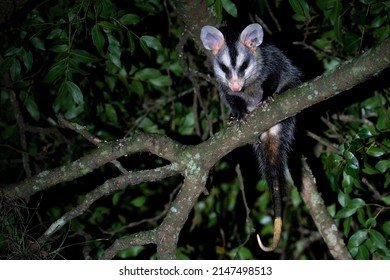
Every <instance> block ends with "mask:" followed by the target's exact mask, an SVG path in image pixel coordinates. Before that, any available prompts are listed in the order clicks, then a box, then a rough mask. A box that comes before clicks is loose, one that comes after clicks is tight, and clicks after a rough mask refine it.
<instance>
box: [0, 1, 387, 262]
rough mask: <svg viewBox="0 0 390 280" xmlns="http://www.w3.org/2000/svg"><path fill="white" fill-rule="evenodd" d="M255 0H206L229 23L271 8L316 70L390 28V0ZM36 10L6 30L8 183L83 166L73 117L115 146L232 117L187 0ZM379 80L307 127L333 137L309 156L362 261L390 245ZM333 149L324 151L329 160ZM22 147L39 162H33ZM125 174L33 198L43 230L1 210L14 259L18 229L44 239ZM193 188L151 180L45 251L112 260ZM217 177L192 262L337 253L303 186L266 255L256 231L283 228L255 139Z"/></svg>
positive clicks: (97, 210) (3, 246) (92, 178)
mask: <svg viewBox="0 0 390 280" xmlns="http://www.w3.org/2000/svg"><path fill="white" fill-rule="evenodd" d="M242 2H243V1H232V0H216V1H207V4H208V6H209V8H210V10H212V11H213V13H214V14H215V16H216V18H217V19H218V22H220V23H223V22H225V21H226V22H227V23H232V24H235V23H237V22H238V21H239V19H243V18H244V20H245V24H246V23H248V22H247V21H246V20H247V18H248V16H247V15H249V16H250V17H251V18H253V19H258V18H260V19H261V20H262V21H263V22H264V23H265V24H266V25H267V27H268V29H269V30H271V31H272V32H273V33H274V34H275V36H274V37H272V36H269V37H271V38H272V39H273V40H275V41H278V39H277V38H284V37H285V38H287V40H289V42H283V40H280V41H279V42H281V43H283V44H285V45H284V46H283V45H282V46H281V47H282V48H283V47H284V49H286V50H287V49H289V47H292V46H294V47H297V46H298V47H299V48H300V49H301V50H303V49H306V50H305V55H314V59H313V60H315V61H316V62H317V64H316V66H315V67H316V68H314V67H313V66H312V65H310V66H305V64H306V63H309V62H308V61H307V60H306V59H301V57H300V56H299V55H295V57H299V59H298V60H296V62H297V63H298V64H299V65H300V66H302V68H303V70H308V71H307V72H309V74H308V76H309V77H310V75H311V74H312V73H311V72H315V73H322V72H323V71H324V70H325V71H326V70H331V69H333V68H334V67H336V66H337V65H338V64H339V63H340V62H341V61H344V60H347V59H351V58H353V57H354V56H356V55H357V54H359V53H361V52H363V51H365V50H367V49H368V48H370V47H372V46H373V45H375V44H377V43H379V42H381V41H382V40H384V39H385V38H386V37H388V36H389V33H390V27H389V26H390V24H389V21H390V19H389V16H388V14H389V10H390V6H389V2H383V1H375V0H370V1H355V2H352V3H345V1H341V0H335V1H322V0H317V1H315V2H314V1H305V0H289V1H275V2H274V3H271V1H264V0H257V1H250V3H246V2H245V3H246V5H243V4H242ZM22 14H23V17H21V18H18V19H15V20H14V21H11V22H9V23H8V24H7V25H5V26H3V28H2V30H3V31H2V32H1V34H0V41H1V42H2V44H1V46H0V55H1V57H0V75H1V76H2V77H3V79H1V80H0V90H1V98H0V104H1V111H0V129H1V131H2V133H1V135H0V139H1V140H0V141H1V144H0V148H1V150H2V152H1V156H0V161H1V162H2V164H1V166H0V172H1V175H2V178H3V179H4V181H3V182H2V183H3V184H9V183H12V182H16V181H20V180H21V179H23V178H25V177H26V176H30V175H31V174H37V173H38V172H40V171H43V170H49V169H51V168H53V167H57V166H60V165H62V164H65V163H68V162H71V161H73V160H75V159H77V158H79V157H80V156H82V155H84V154H86V153H88V151H90V150H91V149H93V148H94V147H93V145H92V144H90V143H88V142H87V141H85V139H84V138H83V137H81V136H80V135H77V134H75V133H73V132H70V131H69V130H65V129H63V128H61V127H59V125H58V122H57V117H56V115H57V114H59V113H61V114H63V115H64V116H65V117H66V118H67V119H68V120H71V121H73V122H75V123H77V124H80V125H85V126H86V127H87V128H88V131H89V132H90V133H92V134H93V135H95V136H96V137H99V138H100V139H102V140H105V141H111V140H116V139H118V138H122V137H125V136H127V135H129V134H130V133H131V132H132V131H134V130H135V129H142V130H144V131H146V132H150V133H160V134H166V135H168V136H170V137H172V138H174V139H176V140H178V141H180V142H182V143H184V144H196V143H200V142H201V141H202V140H204V139H206V138H207V137H208V136H209V135H212V134H213V132H215V131H217V130H219V129H221V128H222V127H223V126H224V123H225V121H224V120H226V119H227V113H226V111H225V110H224V109H223V107H222V106H221V103H220V101H219V99H218V94H217V91H216V89H215V88H214V85H213V81H212V79H211V78H210V76H209V75H206V74H208V73H210V71H209V70H206V69H209V68H208V67H209V65H208V64H207V62H206V63H205V62H204V60H205V59H204V56H203V55H200V53H199V51H198V50H197V49H195V48H194V46H193V43H192V42H190V43H188V42H187V41H186V39H187V38H186V37H185V36H183V35H182V27H181V26H180V21H179V18H178V15H177V14H176V9H175V3H174V1H157V0H148V1H143V0H134V1H115V0H97V1H84V0H76V1H68V0H63V1H58V2H53V1H52V2H50V1H49V2H45V3H43V4H41V5H39V6H37V7H34V8H33V9H30V10H28V11H27V10H26V11H23V13H22ZM291 41H292V42H293V43H294V44H291ZM305 67H310V68H309V69H307V68H306V69H305ZM206 71H207V72H206ZM380 82H382V83H383V81H382V80H381V81H377V80H375V81H374V83H377V84H375V89H376V91H374V90H372V88H373V87H372V84H371V85H370V86H367V87H365V88H364V94H363V95H362V94H356V95H354V94H352V93H351V94H349V95H348V97H347V98H348V99H349V100H344V101H343V102H341V103H342V105H341V106H339V107H338V108H334V107H333V106H329V107H332V110H329V109H328V108H326V109H322V110H318V111H321V112H318V111H317V112H316V113H314V114H313V113H307V114H312V115H309V116H308V117H307V118H308V119H315V120H316V124H315V125H314V127H315V128H313V127H311V126H310V124H304V125H307V126H308V129H311V130H312V132H313V133H315V134H317V135H320V138H321V141H319V142H318V143H317V142H316V143H315V146H314V147H313V146H310V145H307V147H305V149H304V151H303V152H304V153H305V154H306V155H308V156H309V157H311V158H312V161H314V163H315V164H314V166H317V165H318V166H319V167H317V168H316V170H315V173H316V174H317V175H318V178H321V179H322V180H320V179H318V180H317V182H318V184H319V186H320V187H321V190H326V192H325V191H324V193H326V196H327V199H326V200H327V202H328V201H329V204H328V205H329V210H330V212H331V213H332V214H333V216H334V218H335V220H336V222H337V223H338V225H339V228H341V229H342V231H343V233H344V235H345V236H346V238H347V242H346V243H347V245H348V249H349V250H350V252H351V254H352V256H353V257H354V258H356V259H372V258H389V255H390V252H389V242H388V240H389V236H390V220H389V218H388V211H389V204H390V196H389V184H390V179H389V178H390V176H389V173H390V171H389V167H390V160H389V151H390V143H389V141H390V139H389V126H390V121H389V116H390V112H389V101H390V89H389V86H388V84H387V85H386V84H385V85H382V84H381V83H380ZM351 100H352V101H351ZM321 115H324V116H328V115H331V117H323V118H322V119H323V120H324V121H323V122H324V124H325V127H321V128H319V126H318V125H317V124H318V123H319V122H320V117H321ZM15 116H16V117H15ZM23 136H26V137H25V138H27V139H28V140H26V139H25V140H23ZM305 140H307V139H305ZM324 142H325V143H326V144H324ZM318 147H320V148H321V149H320V150H321V153H320V155H319V156H318V157H315V151H316V150H318V149H317V148H318ZM22 156H27V157H28V159H27V162H28V166H27V167H26V166H24V165H23V162H22V161H21V160H20V158H21V157H22ZM24 161H26V160H24ZM120 161H121V163H122V164H123V165H124V166H125V167H126V169H127V170H141V169H147V168H151V167H155V166H161V165H162V164H163V161H162V160H161V159H158V158H157V157H153V156H150V155H144V154H141V155H138V156H132V157H128V158H123V159H120ZM237 163H239V166H240V168H237ZM241 172H242V175H240V173H241ZM29 173H30V174H29ZM116 175H117V170H116V169H114V168H113V167H111V166H104V167H102V168H100V170H99V171H97V172H94V173H93V174H92V175H88V176H85V177H84V178H81V179H78V180H76V181H75V182H70V183H64V184H63V185H61V186H59V187H58V188H56V189H54V190H51V191H50V192H48V193H45V194H38V195H36V196H34V198H33V199H32V200H31V201H30V202H29V205H28V206H29V207H31V212H34V211H33V210H32V209H35V208H36V207H37V205H39V210H37V211H39V213H36V212H34V215H31V219H30V220H28V221H29V222H28V224H29V225H31V228H26V227H23V226H20V225H22V224H25V223H24V222H21V221H24V220H23V219H25V218H24V217H23V218H20V221H15V219H16V218H17V217H19V215H18V212H17V211H16V212H12V211H8V210H7V211H2V212H1V213H2V218H1V219H2V222H3V221H4V225H5V226H2V227H1V231H2V233H4V234H3V235H0V236H2V237H0V238H2V239H0V250H1V251H2V255H3V254H6V253H7V252H8V251H9V249H10V247H7V244H9V242H10V240H9V239H7V236H8V237H9V236H13V240H16V241H17V242H19V241H20V240H22V239H23V238H31V240H34V239H36V238H37V237H39V235H40V234H41V233H42V232H41V231H42V228H44V225H47V224H50V223H52V222H53V221H55V220H56V219H58V218H59V217H61V216H62V215H63V214H64V213H65V212H66V211H68V210H70V209H72V208H73V207H74V206H75V205H77V203H79V202H80V201H81V200H82V199H83V198H84V196H85V194H86V193H88V191H90V190H91V189H93V188H95V187H96V186H98V185H100V184H102V183H103V182H104V181H105V180H106V179H107V178H110V177H114V176H116ZM180 184H181V181H180V178H170V179H166V180H164V181H162V182H158V183H142V184H140V185H134V186H129V187H128V188H127V189H126V190H125V191H118V192H117V193H115V194H114V195H113V196H111V197H107V198H105V199H101V200H99V201H98V202H96V203H95V204H93V205H92V207H91V208H90V209H89V211H88V212H87V213H86V214H84V215H83V216H81V217H79V218H77V219H74V220H73V221H72V223H71V224H70V225H69V227H68V228H67V229H64V230H63V231H62V234H63V235H62V237H60V238H59V239H58V240H53V242H52V243H50V244H47V247H46V248H44V250H45V252H54V253H53V254H51V255H52V256H53V257H54V258H60V257H64V258H82V257H85V256H82V254H81V251H82V250H84V252H86V251H87V252H88V255H89V257H93V258H98V257H99V256H100V255H101V254H102V252H103V251H104V250H105V249H106V248H107V247H108V246H109V245H110V244H111V243H112V242H113V240H115V239H116V238H118V237H120V236H124V235H127V234H129V233H133V232H138V231H140V230H145V229H150V228H153V227H154V226H155V225H156V224H157V223H158V222H160V221H161V218H162V217H163V215H164V213H165V211H166V210H167V205H168V204H169V202H170V201H171V200H172V197H174V196H175V194H176V193H177V191H178V187H180ZM74 186H77V188H74ZM176 186H177V187H176ZM243 186H245V188H244V187H243ZM208 187H209V192H210V194H209V195H208V196H207V197H201V198H200V199H199V202H198V204H197V205H196V207H195V210H194V213H193V216H192V217H190V221H189V222H188V225H187V228H185V229H183V231H182V234H181V236H180V239H179V245H180V247H179V250H178V257H179V258H182V259H188V258H191V259H195V258H218V259H236V258H239V259H253V258H270V257H274V258H298V259H313V258H317V259H324V258H329V256H328V254H327V249H326V247H325V245H324V243H323V242H322V241H321V240H320V238H318V237H316V235H315V233H316V232H317V230H316V228H315V227H314V226H313V223H312V221H311V218H310V217H309V215H308V213H307V211H306V209H305V208H304V206H303V204H302V201H301V200H300V198H299V195H298V191H297V189H296V188H292V190H291V191H290V192H291V195H290V196H289V197H290V198H289V200H288V201H287V203H286V204H287V205H286V213H285V225H286V226H285V233H284V235H283V236H282V245H281V247H282V248H283V249H281V250H280V251H279V252H276V253H275V254H273V255H266V256H264V255H262V254H261V252H259V250H258V248H257V243H256V241H255V240H254V238H253V235H251V234H252V233H253V231H254V230H256V231H260V232H261V234H271V232H272V213H271V212H269V211H270V209H272V202H271V200H270V196H269V193H268V190H267V187H266V185H265V183H264V182H263V181H259V178H258V176H257V170H256V167H255V161H254V159H253V156H252V155H251V151H249V150H247V149H246V148H242V149H241V150H239V151H235V152H233V153H232V154H231V155H229V156H228V157H226V158H225V159H224V160H223V161H221V162H220V163H219V164H218V165H217V166H215V169H214V172H213V174H210V179H209V186H208ZM243 192H245V196H244V197H245V198H244V197H243ZM324 196H325V194H324ZM2 209H4V208H2ZM26 215H28V214H26ZM3 217H4V218H3ZM15 217H16V218H15ZM42 221H43V223H42ZM35 225H40V227H38V226H35ZM34 231H35V232H34ZM26 233H28V234H26ZM64 236H67V237H68V238H65V237H64ZM200 236H201V237H202V238H200ZM250 236H252V237H251V238H250V239H249V237H250ZM248 240H249V241H248ZM11 241H12V240H11ZM27 243H28V242H25V244H27ZM313 244H314V245H315V246H310V245H313ZM314 247H315V249H311V248H314ZM318 248H320V250H318ZM20 250H21V251H23V250H25V248H21V249H20ZM153 254H154V251H153V249H152V248H149V247H147V246H145V247H142V246H137V247H131V248H128V249H127V250H123V251H122V252H121V253H120V254H119V255H118V256H117V257H118V258H154V257H155V256H154V255H153ZM20 255H22V254H20Z"/></svg>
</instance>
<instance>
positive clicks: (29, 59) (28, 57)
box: [22, 49, 34, 70]
mask: <svg viewBox="0 0 390 280" xmlns="http://www.w3.org/2000/svg"><path fill="white" fill-rule="evenodd" d="M22 61H23V64H24V66H25V67H26V68H27V70H30V69H31V67H32V65H33V61H34V59H33V55H32V52H31V51H26V50H25V49H23V51H22Z"/></svg>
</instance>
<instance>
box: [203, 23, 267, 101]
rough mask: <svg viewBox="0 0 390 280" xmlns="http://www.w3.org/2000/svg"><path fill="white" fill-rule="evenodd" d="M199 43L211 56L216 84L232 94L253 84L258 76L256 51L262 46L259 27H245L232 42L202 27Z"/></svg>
mask: <svg viewBox="0 0 390 280" xmlns="http://www.w3.org/2000/svg"><path fill="white" fill-rule="evenodd" d="M201 39H202V42H203V45H204V47H205V48H206V49H208V50H211V51H212V53H213V54H214V56H215V57H214V72H215V76H216V79H217V80H218V82H220V83H223V84H225V85H226V86H227V87H228V88H229V89H230V90H231V92H232V93H239V92H241V91H242V90H243V89H244V88H245V87H246V86H248V85H249V84H251V83H252V82H254V81H255V79H256V75H257V74H258V73H259V67H260V65H258V54H257V53H256V49H257V47H258V46H259V45H260V44H261V43H262V40H263V31H262V28H261V26H260V25H258V24H251V25H248V26H247V27H246V28H245V29H244V30H243V31H242V32H241V34H240V35H239V36H238V37H237V38H234V39H233V40H230V39H229V40H226V39H225V37H224V35H223V34H222V32H221V31H219V30H218V29H216V28H214V27H212V26H204V27H203V28H202V32H201Z"/></svg>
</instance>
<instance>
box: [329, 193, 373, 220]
mask: <svg viewBox="0 0 390 280" xmlns="http://www.w3.org/2000/svg"><path fill="white" fill-rule="evenodd" d="M365 205H366V203H365V202H364V200H363V199H360V198H354V199H352V200H350V201H349V202H348V203H347V206H346V207H344V208H343V209H341V210H340V211H339V212H338V213H337V214H336V216H335V218H336V219H343V218H347V217H350V216H352V215H353V214H355V213H356V210H357V209H358V208H361V207H364V206H365Z"/></svg>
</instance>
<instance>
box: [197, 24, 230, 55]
mask: <svg viewBox="0 0 390 280" xmlns="http://www.w3.org/2000/svg"><path fill="white" fill-rule="evenodd" d="M200 39H201V40H202V43H203V46H204V47H205V49H207V50H211V51H212V52H213V54H214V55H216V54H217V53H218V51H219V50H220V49H221V48H222V46H223V44H224V43H225V38H224V37H223V34H222V33H221V31H219V30H218V29H217V28H215V27H212V26H209V25H206V26H203V28H202V31H201V32H200Z"/></svg>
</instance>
